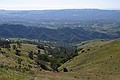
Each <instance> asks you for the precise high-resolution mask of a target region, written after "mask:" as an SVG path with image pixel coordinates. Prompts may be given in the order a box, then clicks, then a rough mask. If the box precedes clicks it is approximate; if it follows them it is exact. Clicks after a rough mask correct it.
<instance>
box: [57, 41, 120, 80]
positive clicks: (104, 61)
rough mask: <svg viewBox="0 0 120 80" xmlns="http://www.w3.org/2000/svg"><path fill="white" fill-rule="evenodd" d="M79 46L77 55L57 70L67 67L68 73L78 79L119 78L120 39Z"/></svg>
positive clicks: (102, 79)
mask: <svg viewBox="0 0 120 80" xmlns="http://www.w3.org/2000/svg"><path fill="white" fill-rule="evenodd" d="M95 44H96V45H95ZM80 48H81V49H80V52H79V55H78V56H77V57H74V58H73V59H71V60H69V61H67V62H66V63H65V64H64V65H62V66H61V67H60V68H59V70H61V71H62V70H63V68H67V69H68V70H69V72H68V73H69V75H70V76H73V77H74V78H76V79H78V80H120V39H116V40H112V41H106V42H103V43H102V42H101V43H100V42H99V44H98V42H93V43H88V44H85V45H84V46H83V47H82V46H81V47H80Z"/></svg>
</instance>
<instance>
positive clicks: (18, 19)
mask: <svg viewBox="0 0 120 80" xmlns="http://www.w3.org/2000/svg"><path fill="white" fill-rule="evenodd" d="M81 21H104V22H106V21H107V22H110V21H111V22H113V21H116V22H119V21H120V11H119V10H99V9H65V10H28V11H25V10H13V11H12V10H0V24H6V23H9V24H23V25H26V26H33V27H35V26H36V27H51V28H53V26H50V25H49V26H46V25H45V24H44V23H48V22H49V23H51V22H52V23H56V22H81ZM41 24H42V25H41ZM51 25H52V24H51Z"/></svg>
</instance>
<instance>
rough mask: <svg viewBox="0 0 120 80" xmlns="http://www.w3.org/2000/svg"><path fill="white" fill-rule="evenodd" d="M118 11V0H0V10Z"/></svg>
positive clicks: (119, 1)
mask: <svg viewBox="0 0 120 80" xmlns="http://www.w3.org/2000/svg"><path fill="white" fill-rule="evenodd" d="M85 8H92V9H120V0H0V9H5V10H43V9H85Z"/></svg>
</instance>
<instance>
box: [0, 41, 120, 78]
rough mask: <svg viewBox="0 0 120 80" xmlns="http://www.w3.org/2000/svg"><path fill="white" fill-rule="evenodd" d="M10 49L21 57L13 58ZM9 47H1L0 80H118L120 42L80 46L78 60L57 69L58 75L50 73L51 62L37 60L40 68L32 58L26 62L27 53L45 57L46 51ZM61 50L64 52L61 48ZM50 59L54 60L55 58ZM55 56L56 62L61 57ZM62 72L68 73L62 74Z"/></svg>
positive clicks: (95, 42) (82, 44)
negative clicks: (17, 52) (38, 53)
mask: <svg viewBox="0 0 120 80" xmlns="http://www.w3.org/2000/svg"><path fill="white" fill-rule="evenodd" d="M13 45H16V46H17V50H20V51H21V52H20V56H18V55H16V50H14V49H13ZM10 46H11V48H3V47H0V80H120V58H119V57H120V39H116V40H112V41H103V40H94V41H87V42H83V43H81V44H79V45H78V50H79V52H78V56H76V57H74V58H72V59H70V60H68V61H67V62H66V63H64V64H63V65H62V66H60V67H59V71H60V72H54V71H52V69H51V66H50V62H47V61H41V60H40V62H39V64H40V65H39V64H37V63H36V59H37V58H36V57H37V55H35V54H34V59H31V58H29V52H30V51H33V53H37V52H38V50H40V53H41V54H46V52H45V50H47V48H46V49H45V50H44V49H39V48H38V47H36V45H33V44H22V45H21V46H20V47H18V44H10ZM49 49H50V48H49ZM49 49H48V52H49ZM58 49H60V48H58ZM51 50H53V52H54V49H52V48H51V49H50V52H51ZM62 50H63V52H64V49H63V48H62ZM55 51H57V49H55ZM60 51H61V50H60ZM48 52H47V54H48ZM53 52H52V53H53ZM48 55H49V54H48ZM51 55H52V56H54V57H55V55H54V54H51ZM58 55H59V56H58ZM58 55H56V57H58V58H57V59H59V58H60V56H61V59H62V56H64V55H60V54H59V53H58ZM64 57H65V56H64ZM69 57H70V56H69ZM41 58H42V57H41ZM46 58H47V57H46ZM50 59H51V58H50ZM44 60H46V59H44ZM54 60H56V59H54ZM41 64H42V65H41ZM54 66H56V65H54ZM54 66H53V67H54ZM43 67H44V68H43ZM46 68H47V69H48V70H45V69H46ZM65 68H66V69H67V70H68V71H66V72H65V70H64V69H65ZM55 69H56V68H55ZM49 70H51V71H49Z"/></svg>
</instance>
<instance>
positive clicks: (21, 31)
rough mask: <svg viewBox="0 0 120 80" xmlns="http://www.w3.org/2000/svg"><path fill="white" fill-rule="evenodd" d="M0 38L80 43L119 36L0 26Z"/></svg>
mask: <svg viewBox="0 0 120 80" xmlns="http://www.w3.org/2000/svg"><path fill="white" fill-rule="evenodd" d="M0 37H5V38H16V37H17V38H29V39H39V40H47V41H59V42H67V43H75V42H81V41H85V40H91V39H112V38H115V37H116V38H117V37H119V36H111V35H108V34H105V33H99V32H96V31H86V30H85V29H84V28H80V27H79V28H74V29H72V28H60V29H49V28H36V27H26V26H23V25H8V24H4V25H0Z"/></svg>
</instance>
